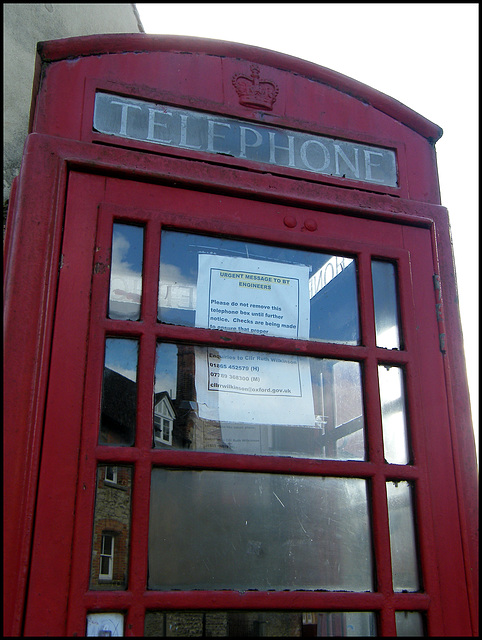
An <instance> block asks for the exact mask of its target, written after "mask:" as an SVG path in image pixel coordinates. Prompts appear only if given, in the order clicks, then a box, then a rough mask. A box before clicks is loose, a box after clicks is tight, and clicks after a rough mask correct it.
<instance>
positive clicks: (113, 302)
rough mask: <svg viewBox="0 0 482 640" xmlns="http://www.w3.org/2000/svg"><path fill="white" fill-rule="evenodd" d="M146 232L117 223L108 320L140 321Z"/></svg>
mask: <svg viewBox="0 0 482 640" xmlns="http://www.w3.org/2000/svg"><path fill="white" fill-rule="evenodd" d="M143 244H144V230H143V228H142V227H137V226H134V225H131V224H121V223H119V222H115V223H114V227H113V231H112V259H111V271H110V287H109V314H108V315H109V318H112V319H114V320H139V318H140V317H141V297H142V253H143Z"/></svg>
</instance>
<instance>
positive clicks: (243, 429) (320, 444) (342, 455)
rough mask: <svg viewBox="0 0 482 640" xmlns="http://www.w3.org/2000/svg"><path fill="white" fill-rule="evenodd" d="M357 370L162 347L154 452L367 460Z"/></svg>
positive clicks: (334, 363)
mask: <svg viewBox="0 0 482 640" xmlns="http://www.w3.org/2000/svg"><path fill="white" fill-rule="evenodd" d="M362 395H363V394H362V375H361V367H360V363H359V362H352V361H343V360H332V359H325V358H309V357H301V356H294V355H284V354H277V353H265V352H260V351H244V350H237V349H219V348H214V347H197V346H194V345H186V344H178V345H176V344H169V343H160V344H158V346H157V354H156V375H155V394H154V446H155V447H157V448H166V447H172V448H176V449H191V450H197V451H219V452H223V453H242V454H255V455H276V456H279V455H281V456H293V457H305V458H318V459H338V460H364V459H365V442H364V416H363V400H362Z"/></svg>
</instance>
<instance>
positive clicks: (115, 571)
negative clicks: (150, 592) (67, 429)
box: [90, 465, 132, 590]
mask: <svg viewBox="0 0 482 640" xmlns="http://www.w3.org/2000/svg"><path fill="white" fill-rule="evenodd" d="M116 468H117V484H116V485H113V484H112V482H109V480H108V478H107V475H106V472H107V469H108V467H107V466H106V465H99V467H98V468H97V482H96V494H95V511H94V527H93V534H92V562H91V571H90V588H91V589H103V590H107V589H108V590H123V589H126V588H127V572H128V565H129V536H130V522H131V493H132V469H131V467H127V466H120V467H116Z"/></svg>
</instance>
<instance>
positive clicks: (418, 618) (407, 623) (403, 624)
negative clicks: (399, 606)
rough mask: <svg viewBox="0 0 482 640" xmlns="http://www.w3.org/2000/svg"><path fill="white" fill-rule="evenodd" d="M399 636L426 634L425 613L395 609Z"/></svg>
mask: <svg viewBox="0 0 482 640" xmlns="http://www.w3.org/2000/svg"><path fill="white" fill-rule="evenodd" d="M395 623H396V625H397V636H401V637H410V636H419V637H420V636H424V635H425V632H424V624H423V614H422V613H420V612H419V611H395Z"/></svg>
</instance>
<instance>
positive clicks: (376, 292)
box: [372, 260, 400, 349]
mask: <svg viewBox="0 0 482 640" xmlns="http://www.w3.org/2000/svg"><path fill="white" fill-rule="evenodd" d="M372 279H373V300H374V304H375V328H376V338H377V347H383V348H385V349H400V330H399V322H398V295H397V278H396V272H395V265H394V264H392V263H391V262H384V261H382V260H372Z"/></svg>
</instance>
